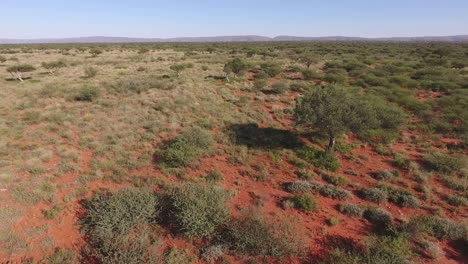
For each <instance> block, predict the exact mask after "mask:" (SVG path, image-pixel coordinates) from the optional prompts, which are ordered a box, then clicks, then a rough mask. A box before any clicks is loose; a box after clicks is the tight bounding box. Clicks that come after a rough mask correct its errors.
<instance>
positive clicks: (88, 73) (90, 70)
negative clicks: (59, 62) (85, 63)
mask: <svg viewBox="0 0 468 264" xmlns="http://www.w3.org/2000/svg"><path fill="white" fill-rule="evenodd" d="M97 73H98V70H96V69H95V68H94V67H91V66H90V67H86V68H85V69H84V77H85V78H88V79H90V78H93V77H95V76H96V75H97Z"/></svg>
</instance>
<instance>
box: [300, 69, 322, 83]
mask: <svg viewBox="0 0 468 264" xmlns="http://www.w3.org/2000/svg"><path fill="white" fill-rule="evenodd" d="M301 73H302V77H303V78H304V80H313V79H317V78H318V77H320V75H319V74H318V73H317V72H315V71H313V70H310V69H304V70H302V71H301Z"/></svg>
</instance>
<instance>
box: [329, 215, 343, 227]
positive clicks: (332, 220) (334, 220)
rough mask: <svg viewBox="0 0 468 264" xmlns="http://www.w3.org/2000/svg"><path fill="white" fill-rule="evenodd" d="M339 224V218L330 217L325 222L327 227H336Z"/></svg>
mask: <svg viewBox="0 0 468 264" xmlns="http://www.w3.org/2000/svg"><path fill="white" fill-rule="evenodd" d="M339 223H340V218H339V217H332V218H330V219H328V220H327V224H328V225H329V226H336V225H338V224H339Z"/></svg>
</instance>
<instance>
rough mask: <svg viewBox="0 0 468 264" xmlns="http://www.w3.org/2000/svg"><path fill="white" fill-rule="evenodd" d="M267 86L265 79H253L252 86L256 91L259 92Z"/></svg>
mask: <svg viewBox="0 0 468 264" xmlns="http://www.w3.org/2000/svg"><path fill="white" fill-rule="evenodd" d="M267 85H268V82H267V80H265V79H255V81H254V82H253V86H254V88H255V89H257V90H261V89H263V88H265V87H266V86H267Z"/></svg>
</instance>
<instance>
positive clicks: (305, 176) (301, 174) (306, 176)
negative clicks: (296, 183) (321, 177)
mask: <svg viewBox="0 0 468 264" xmlns="http://www.w3.org/2000/svg"><path fill="white" fill-rule="evenodd" d="M294 174H296V176H297V177H298V178H299V179H301V180H311V179H312V178H314V173H313V172H310V171H308V170H297V171H295V172H294Z"/></svg>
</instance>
